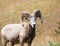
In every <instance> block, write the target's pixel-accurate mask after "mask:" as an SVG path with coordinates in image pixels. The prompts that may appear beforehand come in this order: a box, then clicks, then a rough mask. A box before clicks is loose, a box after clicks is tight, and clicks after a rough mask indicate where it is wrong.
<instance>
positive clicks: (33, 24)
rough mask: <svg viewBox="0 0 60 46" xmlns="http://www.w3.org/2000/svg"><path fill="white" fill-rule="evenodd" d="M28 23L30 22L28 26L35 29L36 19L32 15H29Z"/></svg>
mask: <svg viewBox="0 0 60 46" xmlns="http://www.w3.org/2000/svg"><path fill="white" fill-rule="evenodd" d="M29 22H30V24H31V26H32V27H35V25H36V19H35V16H34V15H33V14H31V15H30V19H29Z"/></svg>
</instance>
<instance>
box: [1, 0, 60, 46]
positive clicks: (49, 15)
mask: <svg viewBox="0 0 60 46" xmlns="http://www.w3.org/2000/svg"><path fill="white" fill-rule="evenodd" d="M35 9H39V10H40V11H41V14H42V17H43V19H44V21H43V24H41V23H40V20H39V18H38V19H37V20H36V24H37V25H36V37H35V39H34V40H33V42H32V46H60V0H0V31H1V29H2V28H3V27H4V26H5V25H7V24H14V23H20V18H21V12H24V11H27V12H30V13H32V12H33V11H34V10H35ZM0 46H1V37H0ZM7 46H10V45H9V44H7ZM15 46H19V45H18V44H17V45H15Z"/></svg>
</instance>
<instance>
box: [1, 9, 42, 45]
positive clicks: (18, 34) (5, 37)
mask: <svg viewBox="0 0 60 46" xmlns="http://www.w3.org/2000/svg"><path fill="white" fill-rule="evenodd" d="M38 12H40V11H39V10H37V11H34V12H33V13H32V14H29V13H23V14H26V15H25V16H24V17H27V14H28V17H27V20H29V23H26V22H23V19H24V17H22V18H23V19H22V23H20V24H8V25H6V26H5V27H3V29H2V30H1V37H2V45H3V46H6V44H7V42H8V41H10V43H11V46H14V43H15V41H16V40H17V39H19V41H20V43H21V46H23V45H24V43H28V46H31V43H32V41H33V39H34V37H35V25H36V24H35V22H36V19H37V17H39V18H40V19H42V17H41V15H40V14H41V13H38ZM37 13H38V14H37ZM36 15H38V16H36Z"/></svg>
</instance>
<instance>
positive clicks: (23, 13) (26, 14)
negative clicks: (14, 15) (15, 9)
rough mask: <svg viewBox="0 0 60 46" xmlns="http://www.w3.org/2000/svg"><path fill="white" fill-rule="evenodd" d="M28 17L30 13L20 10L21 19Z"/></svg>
mask: <svg viewBox="0 0 60 46" xmlns="http://www.w3.org/2000/svg"><path fill="white" fill-rule="evenodd" d="M29 18H30V13H28V12H22V16H21V19H22V21H23V20H24V19H26V20H29Z"/></svg>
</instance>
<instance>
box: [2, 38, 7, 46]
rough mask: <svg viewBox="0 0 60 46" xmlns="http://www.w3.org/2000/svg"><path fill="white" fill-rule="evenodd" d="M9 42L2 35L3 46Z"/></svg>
mask: <svg viewBox="0 0 60 46" xmlns="http://www.w3.org/2000/svg"><path fill="white" fill-rule="evenodd" d="M7 42H8V41H7V40H6V39H5V38H4V37H2V46H6V44H7Z"/></svg>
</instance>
